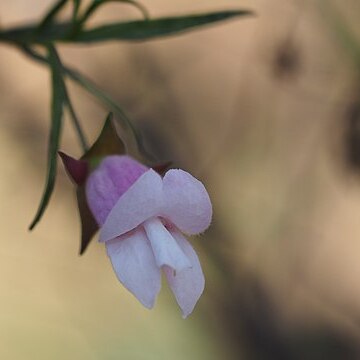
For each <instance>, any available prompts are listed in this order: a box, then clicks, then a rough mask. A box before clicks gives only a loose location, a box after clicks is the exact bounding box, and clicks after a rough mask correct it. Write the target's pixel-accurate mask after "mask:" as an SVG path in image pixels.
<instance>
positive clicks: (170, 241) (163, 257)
mask: <svg viewBox="0 0 360 360" xmlns="http://www.w3.org/2000/svg"><path fill="white" fill-rule="evenodd" d="M143 226H144V229H145V233H146V235H147V237H148V239H149V241H150V244H151V248H152V250H153V253H154V256H155V260H156V265H157V266H158V267H159V268H161V267H162V266H169V267H171V268H172V269H173V271H174V272H180V271H182V270H184V269H186V268H190V267H191V263H190V260H189V259H188V258H187V256H186V255H185V254H184V252H183V251H182V250H181V248H180V246H179V245H178V243H177V241H176V240H175V239H174V238H173V237H172V235H171V234H170V232H169V231H168V230H167V229H166V228H165V226H164V225H163V223H162V222H161V220H160V219H159V218H151V219H149V220H146V221H145V222H144V224H143Z"/></svg>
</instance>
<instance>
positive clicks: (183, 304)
mask: <svg viewBox="0 0 360 360" xmlns="http://www.w3.org/2000/svg"><path fill="white" fill-rule="evenodd" d="M171 234H172V236H173V237H174V238H175V239H176V241H177V242H178V244H179V246H180V247H181V249H182V251H183V252H184V254H185V255H186V256H187V257H188V259H189V260H190V262H191V265H192V267H191V268H190V269H189V268H188V269H185V270H183V271H181V272H177V273H176V274H175V273H174V272H173V271H172V269H171V268H168V267H164V271H165V275H166V278H167V280H168V283H169V286H170V288H171V290H172V292H173V293H174V295H175V298H176V301H177V303H178V304H179V306H180V308H181V311H182V314H183V318H184V319H185V318H186V317H187V316H188V315H190V314H191V312H192V311H193V309H194V307H195V305H196V303H197V301H198V300H199V298H200V296H201V294H202V293H203V291H204V287H205V279H204V274H203V272H202V269H201V265H200V262H199V258H198V256H197V255H196V252H195V250H194V249H193V247H192V246H191V245H190V243H189V242H188V241H187V240H186V238H185V237H184V236H183V235H182V234H181V233H180V232H179V231H176V230H175V231H171Z"/></svg>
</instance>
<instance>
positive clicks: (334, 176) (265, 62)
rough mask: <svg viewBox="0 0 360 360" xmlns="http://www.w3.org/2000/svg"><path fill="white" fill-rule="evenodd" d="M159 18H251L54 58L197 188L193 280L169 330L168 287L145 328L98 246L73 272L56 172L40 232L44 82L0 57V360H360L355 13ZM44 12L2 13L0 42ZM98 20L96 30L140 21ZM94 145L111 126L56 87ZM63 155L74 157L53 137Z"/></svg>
mask: <svg viewBox="0 0 360 360" xmlns="http://www.w3.org/2000/svg"><path fill="white" fill-rule="evenodd" d="M143 3H144V4H145V5H146V6H147V7H148V9H149V11H150V14H151V15H152V16H153V17H155V16H166V15H180V14H187V13H193V12H194V13H196V12H205V11H216V10H220V9H233V8H248V9H252V10H254V11H255V12H256V14H257V16H256V17H252V18H242V19H241V18H240V19H239V20H234V21H230V22H226V23H222V24H220V25H216V26H210V27H207V28H203V29H201V30H198V31H195V32H191V33H188V34H184V35H181V36H176V37H171V38H167V39H164V40H155V41H151V42H146V43H135V44H130V43H115V42H110V43H106V44H103V45H96V46H94V45H93V46H73V45H62V46H60V47H59V50H60V54H61V56H62V59H63V61H64V62H65V63H67V64H70V65H72V66H73V67H75V68H77V69H79V70H81V71H82V72H83V73H85V74H87V75H88V76H89V77H91V78H92V79H93V80H94V81H95V82H96V83H97V84H98V85H99V86H101V87H102V88H103V89H104V90H106V91H107V92H108V93H109V94H111V95H112V96H113V97H114V98H115V99H116V100H118V102H119V103H120V104H122V106H123V109H124V110H125V112H126V113H127V114H128V115H129V117H130V118H131V119H133V121H134V123H135V124H136V125H137V127H138V128H139V129H141V131H142V133H143V135H144V137H145V139H146V141H147V145H148V148H149V149H151V150H152V152H153V153H154V154H156V155H157V156H158V158H159V159H161V160H171V161H173V163H174V166H176V167H181V168H184V169H185V170H187V171H189V172H191V173H192V174H194V175H195V176H196V177H198V178H199V179H200V180H201V181H203V182H204V183H205V184H206V187H207V188H208V190H209V193H210V196H211V198H212V201H213V205H214V219H213V224H212V226H211V228H210V229H209V230H208V231H207V232H206V233H205V234H204V235H202V236H200V237H197V238H194V239H192V240H193V241H192V243H193V245H194V246H195V248H196V249H197V251H198V253H199V257H200V259H201V262H202V264H203V268H204V272H205V276H206V281H207V283H206V289H205V292H204V294H203V296H202V297H201V299H200V301H199V303H198V305H197V307H196V308H195V311H194V312H193V314H192V315H191V316H190V317H189V318H188V319H187V320H183V319H182V318H181V314H180V311H179V309H178V307H177V305H176V303H175V300H174V299H173V297H172V294H171V293H170V292H169V291H168V289H167V286H166V284H165V283H164V284H163V290H162V292H161V294H160V296H159V298H158V301H157V304H156V307H155V309H154V310H152V311H148V310H146V309H144V308H143V307H142V306H141V305H140V304H139V303H138V302H137V301H136V299H134V297H133V296H132V295H131V294H130V293H129V292H127V291H126V290H125V289H124V288H123V287H122V286H121V285H120V284H119V283H118V281H117V280H116V277H115V275H114V273H113V271H112V269H111V265H110V262H109V260H108V258H107V256H106V254H105V249H104V247H103V245H101V244H98V243H97V242H96V241H94V242H93V243H92V244H91V245H90V247H89V248H88V250H87V252H86V253H85V255H84V256H82V257H79V256H78V250H79V236H80V226H79V222H78V218H77V210H76V202H75V195H74V188H73V186H72V184H71V183H70V181H69V180H68V179H67V178H66V175H65V172H64V169H63V167H62V166H61V164H59V176H58V181H57V186H56V190H55V193H54V196H53V198H52V201H51V203H50V206H49V208H48V210H47V212H46V214H45V216H44V218H43V219H42V221H41V223H40V224H39V225H38V226H37V228H36V229H35V230H34V231H33V232H31V233H30V232H28V230H27V228H28V225H29V223H30V221H31V219H32V217H33V215H34V213H35V210H36V208H37V205H38V201H39V199H40V196H41V192H42V187H43V182H44V176H45V169H46V149H47V132H48V128H49V118H50V113H49V108H50V107H49V102H50V82H49V72H48V70H47V69H46V68H45V67H42V66H41V65H38V64H36V63H34V62H32V61H31V60H30V59H28V58H26V57H25V56H24V55H23V54H21V53H20V52H18V51H17V50H16V49H15V48H11V47H9V46H5V45H3V44H2V45H1V46H0V94H1V96H0V154H1V169H2V170H1V177H0V193H1V202H0V215H1V217H0V219H1V220H0V222H1V227H0V238H1V246H0V309H1V310H0V357H1V358H2V359H87V360H90V359H135V360H137V359H139V360H142V359H160V360H161V359H174V360H177V359H179V360H180V359H190V360H192V359H210V360H211V359H230V360H232V359H255V360H256V359H360V282H359V278H360V261H359V258H360V76H359V75H360V21H359V19H360V3H359V2H358V1H356V0H343V1H340V0H338V1H335V0H328V1H320V0H318V1H310V0H309V1H305V0H272V1H269V0H252V1H250V0H248V1H245V0H243V1H242V0H238V1H235V0H233V1H226V0H207V1H197V2H194V1H190V0H182V1H174V0H173V1H171V2H170V1H165V0H144V1H143ZM51 4H52V1H51V0H32V1H31V2H30V1H24V0H11V1H10V0H2V1H1V2H0V14H1V15H0V24H1V26H2V27H4V28H6V27H8V26H15V25H18V24H21V23H25V22H30V21H37V20H38V19H39V18H40V16H42V15H43V14H44V12H45V11H46V10H47V9H48V8H49V6H50V5H51ZM137 18H139V15H138V12H137V11H136V9H135V10H134V9H133V8H131V7H129V6H126V5H120V4H109V5H107V6H104V8H103V9H102V10H101V11H99V13H98V14H97V15H96V16H94V18H93V20H92V22H93V24H98V23H102V22H104V21H110V20H112V21H113V20H120V19H124V20H125V19H137ZM68 85H69V89H70V92H71V96H72V98H73V101H74V103H75V106H76V109H77V111H78V114H79V115H80V118H81V120H82V123H83V125H84V127H85V129H86V133H87V135H88V138H89V139H90V140H94V139H95V137H96V135H97V133H98V131H99V129H100V128H101V126H102V123H103V120H104V118H105V115H106V112H107V111H106V109H104V108H102V107H101V106H100V105H99V104H98V102H97V100H95V99H94V98H92V97H91V96H89V95H87V94H86V93H84V92H83V90H82V89H79V88H78V87H76V86H73V85H72V84H71V83H69V84H68ZM66 120H67V121H66V128H65V133H64V136H63V141H62V149H63V150H64V151H65V152H67V153H69V154H72V155H74V156H80V155H81V149H80V148H79V147H78V144H77V141H76V138H75V135H74V132H73V129H72V127H71V124H70V123H69V121H68V120H69V119H68V118H67V119H66Z"/></svg>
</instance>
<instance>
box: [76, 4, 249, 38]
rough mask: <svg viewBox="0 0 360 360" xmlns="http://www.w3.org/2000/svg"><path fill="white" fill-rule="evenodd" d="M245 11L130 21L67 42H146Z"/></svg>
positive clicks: (106, 26)
mask: <svg viewBox="0 0 360 360" xmlns="http://www.w3.org/2000/svg"><path fill="white" fill-rule="evenodd" d="M251 14H252V13H251V12H250V11H247V10H238V11H222V12H215V13H209V14H205V15H190V16H180V17H169V18H160V19H154V20H142V21H131V22H124V23H116V24H109V25H104V26H100V27H98V28H95V29H91V30H85V31H82V32H80V33H78V34H77V35H76V36H75V37H74V38H71V39H69V41H76V42H98V41H106V40H146V39H153V38H158V37H163V36H169V35H172V34H176V33H183V32H185V31H189V30H191V29H194V28H197V27H200V26H204V25H209V24H211V23H215V22H219V21H224V20H227V19H230V18H234V17H239V16H246V15H251Z"/></svg>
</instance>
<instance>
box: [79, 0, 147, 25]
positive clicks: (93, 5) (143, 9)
mask: <svg viewBox="0 0 360 360" xmlns="http://www.w3.org/2000/svg"><path fill="white" fill-rule="evenodd" d="M107 2H122V3H127V4H130V5H133V6H135V7H136V8H137V9H139V10H140V12H141V14H142V15H143V17H144V19H145V20H149V18H150V15H149V12H148V10H147V9H146V7H145V6H144V5H142V4H141V3H139V2H137V1H135V0H104V1H98V0H94V1H93V2H92V3H91V5H90V6H89V7H88V8H87V10H86V11H85V13H84V15H83V16H82V17H81V19H80V20H79V24H80V26H81V25H83V24H84V23H85V22H86V21H87V20H88V19H89V18H90V16H91V15H92V14H93V13H94V12H95V10H96V9H97V8H98V7H99V6H101V5H104V4H105V3H107Z"/></svg>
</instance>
